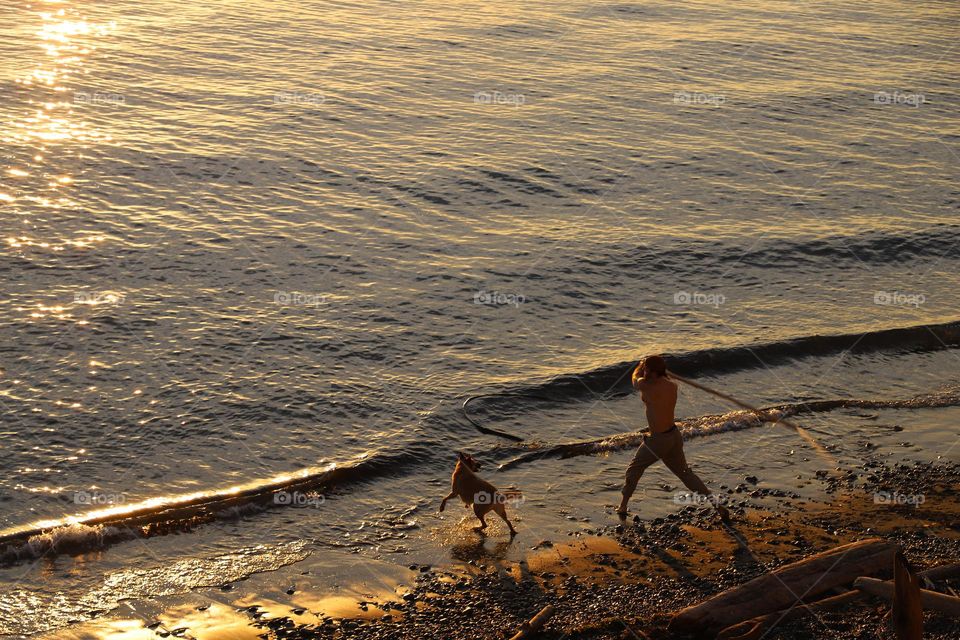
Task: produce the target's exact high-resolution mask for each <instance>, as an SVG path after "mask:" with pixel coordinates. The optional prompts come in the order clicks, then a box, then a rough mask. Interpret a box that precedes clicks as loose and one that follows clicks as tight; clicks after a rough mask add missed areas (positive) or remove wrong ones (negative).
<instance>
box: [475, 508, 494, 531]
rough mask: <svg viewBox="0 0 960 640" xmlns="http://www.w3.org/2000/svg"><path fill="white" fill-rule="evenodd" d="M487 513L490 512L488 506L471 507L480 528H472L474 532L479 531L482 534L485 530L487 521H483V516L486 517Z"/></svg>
mask: <svg viewBox="0 0 960 640" xmlns="http://www.w3.org/2000/svg"><path fill="white" fill-rule="evenodd" d="M488 511H490V508H489V505H485V504H474V505H473V512H474V513H475V514H476V516H477V518H478V519H479V520H480V526H479V527H474V528H473V530H474V531H479V532H481V533H482V532H483V530H484V529H486V528H487V521H486V520H484V519H483V516H484V515H486V513H487V512H488Z"/></svg>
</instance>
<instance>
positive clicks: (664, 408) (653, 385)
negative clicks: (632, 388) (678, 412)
mask: <svg viewBox="0 0 960 640" xmlns="http://www.w3.org/2000/svg"><path fill="white" fill-rule="evenodd" d="M637 390H638V391H639V392H640V398H641V399H642V400H643V403H644V404H645V405H646V407H647V424H648V425H649V426H650V431H651V432H652V433H664V432H665V431H669V430H670V429H672V428H673V427H674V425H675V424H676V422H675V420H674V416H673V411H674V409H675V408H676V406H677V383H676V382H674V381H673V380H670V379H669V378H663V377H656V378H654V379H652V380H648V379H646V378H644V379H642V380H640V381H638V383H637Z"/></svg>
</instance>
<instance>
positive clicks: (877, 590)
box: [853, 577, 960, 618]
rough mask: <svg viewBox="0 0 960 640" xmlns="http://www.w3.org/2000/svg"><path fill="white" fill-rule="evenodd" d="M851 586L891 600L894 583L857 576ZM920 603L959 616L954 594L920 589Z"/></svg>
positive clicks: (958, 607) (958, 601)
mask: <svg viewBox="0 0 960 640" xmlns="http://www.w3.org/2000/svg"><path fill="white" fill-rule="evenodd" d="M853 586H854V587H856V588H857V589H859V590H860V591H863V592H864V593H869V594H870V595H872V596H877V597H878V598H883V599H884V600H886V601H888V602H893V597H894V595H893V594H894V585H893V583H891V582H888V581H884V580H877V579H876V578H868V577H863V578H857V579H856V581H855V582H854V583H853ZM920 604H922V605H923V608H924V609H935V610H936V611H940V612H941V613H945V614H947V615H949V616H953V617H954V618H960V598H958V597H956V596H948V595H947V594H945V593H937V592H936V591H928V590H927V589H920Z"/></svg>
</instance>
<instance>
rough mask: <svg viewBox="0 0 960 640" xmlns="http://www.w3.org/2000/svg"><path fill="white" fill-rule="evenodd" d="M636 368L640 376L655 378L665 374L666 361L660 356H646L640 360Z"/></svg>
mask: <svg viewBox="0 0 960 640" xmlns="http://www.w3.org/2000/svg"><path fill="white" fill-rule="evenodd" d="M637 370H638V372H639V374H640V376H639V377H641V378H656V377H664V376H666V375H667V361H666V360H664V359H663V357H662V356H657V355H653V356H647V357H646V358H644V359H643V360H641V361H640V365H639V366H638V367H637Z"/></svg>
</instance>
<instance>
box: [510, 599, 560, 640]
mask: <svg viewBox="0 0 960 640" xmlns="http://www.w3.org/2000/svg"><path fill="white" fill-rule="evenodd" d="M553 612H554V608H553V605H552V604H548V605H547V606H545V607H544V608H543V609H541V610H540V613H538V614H537V615H535V616H533V618H531V619H530V620H529V621H528V622H524V623H523V624H522V625H520V631H517V633H516V635H514V636H513V637H512V638H510V640H523V639H524V638H529V637H531V636H532V635H533V634H535V633H536V632H537V631H540V629H542V628H543V625H545V624H546V623H547V620H549V619H550V618H552V617H553Z"/></svg>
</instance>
